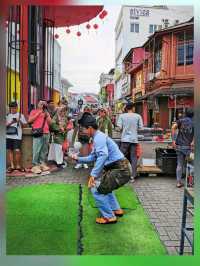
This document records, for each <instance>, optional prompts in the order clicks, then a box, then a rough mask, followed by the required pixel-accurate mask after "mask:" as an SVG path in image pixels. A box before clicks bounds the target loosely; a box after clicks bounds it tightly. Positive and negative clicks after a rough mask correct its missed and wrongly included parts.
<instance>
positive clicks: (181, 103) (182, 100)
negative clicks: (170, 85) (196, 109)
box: [168, 97, 194, 109]
mask: <svg viewBox="0 0 200 266" xmlns="http://www.w3.org/2000/svg"><path fill="white" fill-rule="evenodd" d="M193 106H194V98H193V97H176V99H175V97H169V98H168V108H177V109H178V108H188V107H193Z"/></svg>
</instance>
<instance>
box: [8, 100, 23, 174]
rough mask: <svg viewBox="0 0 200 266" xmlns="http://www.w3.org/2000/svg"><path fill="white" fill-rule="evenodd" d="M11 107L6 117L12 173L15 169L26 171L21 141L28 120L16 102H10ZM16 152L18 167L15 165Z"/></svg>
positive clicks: (9, 170)
mask: <svg viewBox="0 0 200 266" xmlns="http://www.w3.org/2000/svg"><path fill="white" fill-rule="evenodd" d="M9 108H10V113H9V114H8V115H7V117H6V127H7V132H6V149H7V150H8V156H9V161H10V167H9V168H8V170H7V172H8V173H11V172H12V171H14V170H19V171H21V172H24V169H23V168H22V167H21V142H22V126H24V125H25V124H27V122H26V119H25V117H24V115H23V114H21V113H19V112H18V111H17V109H18V105H17V103H16V102H11V103H10V104H9ZM10 129H11V130H10ZM11 131H12V132H11ZM14 152H15V161H16V168H15V165H14Z"/></svg>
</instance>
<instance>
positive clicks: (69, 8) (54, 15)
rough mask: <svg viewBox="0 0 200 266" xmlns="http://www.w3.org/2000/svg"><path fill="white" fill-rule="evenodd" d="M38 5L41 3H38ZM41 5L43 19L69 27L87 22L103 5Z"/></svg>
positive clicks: (15, 17)
mask: <svg viewBox="0 0 200 266" xmlns="http://www.w3.org/2000/svg"><path fill="white" fill-rule="evenodd" d="M39 6H41V5H40V4H39ZM41 7H42V8H44V13H43V14H44V19H48V20H50V21H52V22H54V26H55V27H69V26H74V25H79V24H82V23H85V22H88V21H90V20H91V19H93V18H95V17H96V16H97V15H98V14H99V13H100V12H101V11H102V10H103V5H69V4H68V5H49V6H46V5H42V6H41ZM7 13H8V12H7ZM13 18H14V20H15V21H19V17H18V16H17V14H15V15H13ZM7 20H8V18H7Z"/></svg>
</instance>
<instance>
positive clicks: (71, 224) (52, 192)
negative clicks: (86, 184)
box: [6, 184, 79, 255]
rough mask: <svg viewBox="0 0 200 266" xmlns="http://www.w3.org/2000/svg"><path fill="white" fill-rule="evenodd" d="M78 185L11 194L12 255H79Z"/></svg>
mask: <svg viewBox="0 0 200 266" xmlns="http://www.w3.org/2000/svg"><path fill="white" fill-rule="evenodd" d="M78 202H79V187H78V185H68V184H67V185H64V184H48V185H46V184H45V185H32V186H25V187H20V188H15V189H12V190H10V191H8V192H7V201H6V203H7V208H6V212H7V216H6V217H7V254H8V255H14V254H16V255H76V254H77V238H78V209H79V205H78Z"/></svg>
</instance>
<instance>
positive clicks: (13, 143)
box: [6, 139, 22, 151]
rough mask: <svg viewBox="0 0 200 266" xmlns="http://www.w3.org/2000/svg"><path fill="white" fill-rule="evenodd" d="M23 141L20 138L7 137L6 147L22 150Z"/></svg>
mask: <svg viewBox="0 0 200 266" xmlns="http://www.w3.org/2000/svg"><path fill="white" fill-rule="evenodd" d="M21 143H22V141H21V140H20V139H6V149H7V150H12V151H13V150H21Z"/></svg>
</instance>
